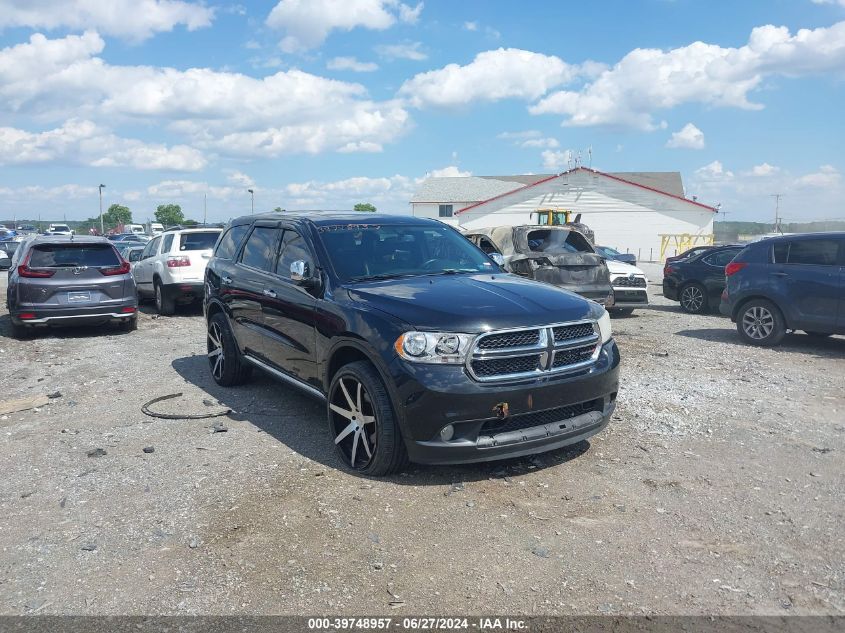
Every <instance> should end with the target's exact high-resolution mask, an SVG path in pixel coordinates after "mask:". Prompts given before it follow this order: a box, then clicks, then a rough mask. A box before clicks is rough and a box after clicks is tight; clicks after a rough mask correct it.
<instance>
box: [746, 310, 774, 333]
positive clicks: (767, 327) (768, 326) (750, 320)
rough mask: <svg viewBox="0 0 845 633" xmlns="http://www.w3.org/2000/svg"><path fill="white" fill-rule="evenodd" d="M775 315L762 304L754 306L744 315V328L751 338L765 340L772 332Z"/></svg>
mask: <svg viewBox="0 0 845 633" xmlns="http://www.w3.org/2000/svg"><path fill="white" fill-rule="evenodd" d="M774 328H775V317H774V316H773V315H772V313H771V312H769V310H767V309H766V308H764V307H762V306H753V307H751V308H749V309H748V310H746V311H745V313H744V314H743V315H742V329H743V331H744V332H745V334H746V335H747V336H748V338H750V339H754V340H755V341H763V340H765V339H767V338H769V336H771V334H772V330H774Z"/></svg>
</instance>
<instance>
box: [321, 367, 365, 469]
mask: <svg viewBox="0 0 845 633" xmlns="http://www.w3.org/2000/svg"><path fill="white" fill-rule="evenodd" d="M329 409H330V410H331V418H332V429H333V431H334V435H335V438H334V443H335V444H336V445H337V446H338V448H340V452H341V454H342V455H343V457H344V458H345V460H346V463H347V464H349V465H350V466H351V467H352V468H354V469H356V470H360V469H363V468H366V467H367V466H368V465H369V463H370V462H371V461H372V459H373V455H374V453H375V450H376V416H375V412H374V410H373V403H372V400H371V399H370V394H368V393H367V390H366V389H365V388H364V385H362V384H361V383H360V382H358V380H357V379H355V378H354V377H353V376H343V377H342V378H340V379H339V380H338V381H337V384H336V385H335V388H334V391H333V392H332V394H331V397H330V400H329Z"/></svg>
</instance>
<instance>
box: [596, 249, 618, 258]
mask: <svg viewBox="0 0 845 633" xmlns="http://www.w3.org/2000/svg"><path fill="white" fill-rule="evenodd" d="M596 250H597V251H598V252H599V254H600V255H602V256H603V257H607V258H609V259H612V258H614V257H618V256H619V255H621V253H620V252H619V251H617V250H616V249H615V248H610V247H609V246H596Z"/></svg>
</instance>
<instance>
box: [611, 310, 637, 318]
mask: <svg viewBox="0 0 845 633" xmlns="http://www.w3.org/2000/svg"><path fill="white" fill-rule="evenodd" d="M632 314H634V308H611V309H610V316H612V317H615V316H621V317H629V316H631V315H632Z"/></svg>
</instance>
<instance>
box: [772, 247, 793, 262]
mask: <svg viewBox="0 0 845 633" xmlns="http://www.w3.org/2000/svg"><path fill="white" fill-rule="evenodd" d="M772 251H773V255H774V259H773V261H774V262H775V264H785V263H786V260H787V259H789V242H778V243H777V244H775V246H774V248H773V249H772Z"/></svg>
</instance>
